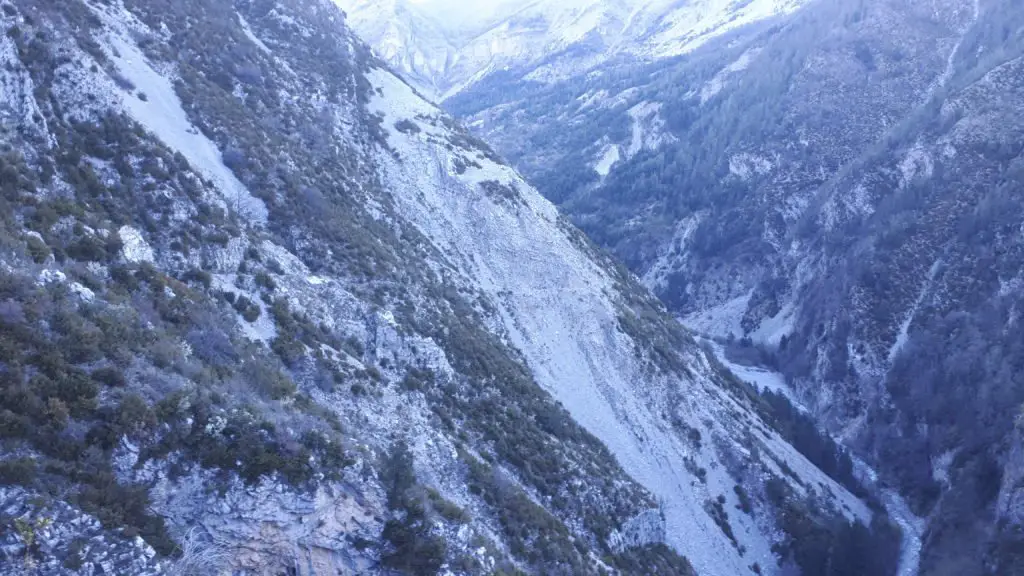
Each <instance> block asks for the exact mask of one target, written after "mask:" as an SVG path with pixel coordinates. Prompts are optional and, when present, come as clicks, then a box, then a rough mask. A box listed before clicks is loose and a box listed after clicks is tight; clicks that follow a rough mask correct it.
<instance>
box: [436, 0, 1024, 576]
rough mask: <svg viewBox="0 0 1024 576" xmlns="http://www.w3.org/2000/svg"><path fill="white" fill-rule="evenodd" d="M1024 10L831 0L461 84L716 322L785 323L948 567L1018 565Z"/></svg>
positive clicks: (555, 179) (562, 199)
mask: <svg viewBox="0 0 1024 576" xmlns="http://www.w3.org/2000/svg"><path fill="white" fill-rule="evenodd" d="M1022 18H1024V14H1022V12H1021V10H1020V7H1019V6H1016V5H1015V4H1013V3H1009V2H1001V1H997V0H992V1H985V0H981V1H977V2H975V1H973V0H963V1H960V0H948V1H947V0H943V1H937V2H927V3H920V2H906V1H903V0H874V1H860V2H832V1H828V0H821V1H818V2H811V3H808V4H807V5H805V6H803V7H801V8H800V9H798V10H796V11H794V12H792V13H791V14H787V15H785V16H781V17H778V18H776V19H774V20H765V21H762V22H761V23H760V24H755V25H752V26H747V27H741V28H738V29H735V30H732V31H730V32H729V33H728V34H726V35H724V36H723V37H721V38H719V39H718V40H715V41H712V42H711V44H709V45H707V46H705V47H704V48H698V49H696V50H695V51H693V52H691V53H688V54H687V55H686V56H685V57H683V58H677V59H672V60H659V61H656V62H654V63H652V64H650V65H648V66H637V65H636V64H635V62H623V61H617V60H615V59H610V60H607V61H605V62H603V63H602V64H601V66H600V67H598V68H596V69H595V70H593V71H591V72H590V73H587V74H585V75H582V74H581V75H576V76H571V77H568V78H565V77H563V78H560V79H555V80H554V81H540V80H538V78H537V77H535V76H530V75H529V74H528V73H519V72H517V71H514V70H513V71H511V72H510V73H509V74H507V75H503V76H494V77H491V78H490V79H487V80H484V81H482V82H480V83H477V84H475V85H474V86H472V87H471V88H469V89H468V90H466V91H464V92H462V93H460V94H458V95H457V96H455V97H453V98H451V99H449V100H448V101H447V102H446V106H447V107H448V108H449V109H450V110H452V111H454V112H455V113H456V114H457V115H459V116H462V117H463V118H464V119H465V120H466V121H467V123H469V124H470V126H471V127H472V128H473V130H474V132H475V133H477V134H479V135H481V136H482V137H484V138H485V139H487V140H488V141H490V142H492V143H493V144H494V145H495V146H496V148H497V149H498V150H499V151H500V152H502V153H504V154H505V155H506V156H507V157H509V158H510V159H511V161H512V163H513V164H514V165H515V166H517V167H518V168H519V169H520V170H522V171H523V172H524V173H525V174H526V176H527V177H528V179H529V180H530V181H531V182H533V183H535V184H537V185H538V187H539V188H540V190H541V191H542V192H543V193H544V194H545V195H546V196H547V197H548V198H550V199H552V200H553V201H555V202H556V203H558V204H560V205H561V207H562V208H563V209H564V210H565V211H566V212H567V213H568V214H569V215H570V216H571V218H572V219H573V221H574V222H575V223H576V224H577V225H579V226H580V227H581V228H582V229H583V230H584V231H585V232H587V233H588V235H590V236H591V237H592V238H594V239H595V240H597V241H598V243H600V244H602V245H604V246H606V247H608V248H611V249H612V250H613V251H614V252H615V253H616V254H617V255H618V256H619V257H621V258H622V259H624V260H625V261H626V262H627V263H629V265H630V266H631V268H632V269H633V270H634V271H636V272H637V273H638V274H640V275H641V276H642V278H643V281H644V283H645V284H646V285H647V286H649V287H650V288H651V289H653V290H654V291H655V293H656V294H657V295H659V296H660V297H661V298H662V299H663V300H664V301H665V302H666V303H667V304H668V306H669V307H670V309H672V311H673V312H674V313H676V314H677V315H678V316H680V317H682V318H683V319H684V320H685V322H686V323H687V324H689V325H690V326H691V327H692V328H694V329H695V330H698V331H701V332H704V333H707V334H710V335H715V336H718V337H721V338H727V339H728V338H735V339H743V338H749V339H750V340H751V341H752V342H753V343H755V344H757V345H759V346H761V347H763V348H765V349H766V350H767V351H768V354H767V355H766V356H765V357H766V358H769V360H771V361H773V362H776V363H777V364H778V366H779V367H780V368H782V369H783V370H784V371H785V372H786V373H787V376H788V377H789V378H790V380H791V381H792V382H793V383H794V384H795V385H796V386H797V387H798V388H799V390H800V393H801V396H802V398H803V399H805V400H806V401H807V403H808V404H809V405H810V406H811V408H812V410H813V411H814V412H815V413H816V414H818V415H819V416H820V417H821V418H822V420H823V422H825V423H827V425H828V426H830V427H831V429H832V430H834V431H835V432H836V433H837V434H838V435H840V436H842V437H844V438H846V439H847V440H848V441H849V442H850V443H851V444H852V445H855V446H858V447H859V449H860V450H862V451H863V453H864V454H865V455H867V456H869V459H871V460H872V461H873V462H878V463H881V464H882V467H883V476H884V477H885V478H887V479H888V481H889V482H892V483H893V484H895V485H897V486H899V487H900V488H901V489H902V490H903V491H904V493H906V494H908V495H910V496H911V497H912V500H913V502H914V503H915V511H916V512H917V513H919V514H921V515H923V516H926V517H927V518H928V519H929V526H930V529H929V531H928V533H927V534H926V539H925V550H924V555H923V561H922V571H923V572H924V573H928V574H932V573H934V574H943V573H970V574H975V573H978V574H980V573H985V571H986V570H996V571H997V572H999V571H1004V572H1006V571H1011V572H1012V570H1013V567H1014V566H1017V565H1018V563H1016V561H1015V560H1014V559H1013V558H1015V557H1014V556H1012V555H1008V554H1010V552H1008V550H1011V549H1012V548H1013V546H1014V545H1015V544H1012V543H1013V542H1019V538H1020V532H1019V528H1018V527H1017V524H1015V523H1012V522H1011V523H1007V522H1005V521H1000V520H999V513H998V510H999V509H1000V508H998V506H999V505H997V502H1005V501H1007V500H1006V498H1003V499H1002V500H1000V499H999V497H998V495H999V493H1000V486H1001V485H1002V484H1001V481H1000V478H1003V477H1012V475H1013V473H1012V466H1011V463H1012V462H1013V460H1014V457H1013V454H1014V452H1013V448H1012V447H1013V445H1014V444H1013V440H1012V438H1013V437H1012V434H1011V432H1012V429H1013V421H1014V418H1015V415H1016V412H1017V407H1018V406H1020V404H1021V403H1022V402H1024V386H1022V384H1021V382H1020V380H1019V378H1018V377H1017V376H1016V374H1017V373H1019V370H1018V367H1017V364H1018V359H1019V358H1020V357H1021V354H1020V350H1021V340H1020V338H1019V335H1020V333H1021V332H1020V331H1019V330H1017V329H1016V326H1017V324H1018V322H1019V313H1018V310H1019V307H1020V294H1021V292H1020V290H1019V278H1020V274H1021V264H1022V260H1021V258H1020V255H1019V252H1020V249H1021V242H1020V222H1021V215H1020V212H1019V206H1020V198H1019V192H1020V190H1021V188H1022V187H1021V173H1020V166H1021V145H1020V137H1019V136H1020V130H1021V123H1020V118H1021V110H1020V102H1021V98H1020V89H1021V84H1020V78H1021V75H1020V74H1019V68H1020V66H1021V60H1020V58H1021V55H1022V53H1024V43H1022V40H1021V38H1022V22H1024V20H1022ZM512 125H515V126H519V127H520V129H518V130H515V131H512V130H508V129H507V127H508V126H512ZM1004 488H1005V487H1004ZM1004 496H1005V493H1004ZM962 515H967V516H969V517H970V518H971V519H972V520H971V521H970V522H967V523H963V522H960V521H959V520H957V518H960V517H961V516H962Z"/></svg>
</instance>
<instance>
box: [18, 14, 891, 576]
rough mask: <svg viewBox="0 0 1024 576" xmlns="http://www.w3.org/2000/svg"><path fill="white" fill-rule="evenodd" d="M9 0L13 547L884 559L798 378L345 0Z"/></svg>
mask: <svg viewBox="0 0 1024 576" xmlns="http://www.w3.org/2000/svg"><path fill="white" fill-rule="evenodd" d="M0 14H2V16H0V18H2V24H3V29H4V30H5V35H4V36H3V38H2V40H0V57H2V59H3V64H4V66H3V71H2V72H0V89H2V94H3V99H2V100H0V116H2V117H3V119H4V123H3V126H4V129H3V132H2V138H3V140H2V142H3V145H4V155H3V160H2V162H3V163H2V166H0V173H2V174H3V175H4V178H3V189H2V192H3V200H2V201H3V203H4V206H3V208H4V209H3V210H2V213H3V214H4V218H3V220H2V226H3V227H2V234H0V247H2V249H3V253H2V254H3V256H2V264H3V270H2V276H0V279H2V282H0V344H2V346H0V353H2V354H3V357H2V372H0V374H2V381H0V385H2V390H0V392H2V394H3V403H2V405H3V411H2V412H0V421H2V424H3V426H2V427H0V432H2V444H0V448H2V456H3V457H2V459H0V460H2V461H0V484H3V491H2V492H0V506H2V515H0V526H2V527H3V532H2V534H0V537H2V538H3V539H4V542H5V546H4V547H3V556H2V558H0V562H2V564H3V567H4V571H5V573H12V574H19V573H25V574H28V573H33V574H34V573H39V571H40V570H41V571H42V573H44V574H56V573H68V572H70V573H77V574H92V573H95V572H96V571H97V570H99V569H102V570H103V571H105V572H106V573H133V574H134V573H139V574H144V573H146V574H148V573H153V574H156V573H166V572H171V573H188V574H194V573H199V574H202V573H224V572H235V573H237V572H243V573H266V572H275V573H279V572H289V573H295V574H317V575H321V574H334V573H338V572H341V573H382V574H384V573H390V572H391V571H398V572H411V573H431V574H432V573H437V572H439V571H442V570H444V571H447V572H450V573H459V574H483V573H492V572H495V571H499V570H500V571H505V572H511V571H513V570H521V571H525V572H527V573H537V574H598V573H606V572H616V573H623V574H651V573H663V574H686V573H689V572H691V570H692V569H693V568H695V569H696V570H697V572H698V573H700V574H705V575H715V574H721V575H733V574H738V573H745V572H746V571H753V572H757V571H765V572H769V573H771V572H774V571H775V570H776V568H777V567H778V566H779V565H780V562H777V561H776V556H775V551H777V550H780V549H782V550H792V551H793V554H794V555H799V554H803V553H807V554H811V553H815V554H816V553H820V552H822V550H824V551H825V553H826V554H828V553H834V554H838V553H839V552H840V551H842V552H843V553H847V552H848V553H853V554H861V555H864V556H869V555H870V554H869V552H870V550H871V547H872V543H871V541H870V539H869V536H867V535H866V530H865V529H864V527H863V526H862V525H860V524H851V523H849V521H862V522H864V523H868V522H871V520H872V513H871V511H870V510H869V509H868V507H867V506H866V505H865V504H864V503H863V502H862V501H861V500H859V499H858V498H856V497H855V496H854V495H853V494H851V492H850V490H849V489H848V488H847V487H844V486H842V485H840V484H839V482H837V481H836V480H833V479H832V478H830V477H829V476H828V475H826V474H825V473H824V472H823V471H822V470H821V469H819V468H817V467H815V466H814V465H813V464H811V461H809V460H808V458H807V457H805V456H804V455H803V454H801V453H800V452H798V451H797V450H796V449H795V448H794V446H793V445H791V444H789V443H788V442H787V440H793V441H795V436H794V435H793V434H792V433H791V432H789V431H787V430H786V429H785V426H786V425H787V424H789V423H790V420H789V419H787V418H790V416H788V413H787V412H786V411H785V409H784V407H780V406H777V405H773V404H771V403H769V402H767V401H766V400H764V399H762V398H761V397H759V396H758V395H757V394H756V392H754V391H753V389H751V388H750V387H749V386H746V385H744V384H743V383H741V382H738V381H735V380H734V379H732V378H731V377H730V376H729V375H728V374H727V373H725V372H724V371H722V370H721V369H720V367H719V366H718V365H717V364H716V363H715V361H714V359H713V356H709V354H708V353H707V352H706V351H705V350H704V349H702V348H700V347H699V346H697V344H696V343H695V342H694V341H693V340H692V339H691V338H690V337H689V336H688V335H687V334H686V333H685V331H684V330H683V329H682V328H681V327H680V326H679V325H678V324H676V323H675V322H674V321H673V320H672V319H671V318H670V317H669V316H668V315H667V313H666V312H665V310H664V309H663V308H662V307H661V306H660V304H658V303H657V302H656V301H655V300H654V298H653V297H652V296H651V295H650V294H649V293H648V292H647V291H645V290H644V289H643V288H641V287H640V285H639V284H638V283H637V282H636V280H635V279H634V277H633V276H631V275H630V274H629V273H628V272H626V271H625V270H624V269H622V268H621V267H619V266H617V265H616V264H615V263H614V261H613V260H611V258H610V257H608V256H607V255H605V254H604V253H602V252H601V251H599V250H598V249H597V248H595V247H594V246H592V245H590V244H589V243H588V241H587V240H586V239H585V238H584V237H583V236H582V234H581V233H580V232H579V231H578V230H576V229H575V228H573V227H572V226H571V225H570V224H569V223H568V222H567V221H566V220H565V219H563V218H561V217H560V216H559V215H558V212H557V211H556V210H555V208H554V207H553V206H552V205H551V204H550V203H549V202H548V201H546V200H544V199H543V198H541V197H540V195H539V194H538V193H537V192H536V190H534V189H533V188H532V187H530V186H529V185H527V184H526V183H525V182H524V181H523V179H522V178H521V177H520V176H518V175H517V174H516V172H515V171H514V170H513V169H512V168H510V167H509V166H507V165H505V164H504V162H503V161H502V160H501V159H500V158H499V157H498V156H497V155H495V154H494V153H493V152H492V151H491V150H490V149H489V148H488V147H487V146H486V145H483V144H482V143H481V142H480V141H479V140H477V139H475V138H474V137H473V136H471V135H470V134H469V133H468V132H466V131H465V130H464V129H462V128H461V127H460V126H459V125H458V124H456V123H455V122H454V121H453V120H451V119H450V118H449V117H448V116H446V115H445V114H444V113H442V112H441V111H439V110H438V109H436V108H435V107H434V106H432V105H431V104H428V103H427V102H425V101H424V100H423V99H422V98H420V97H419V96H418V95H416V94H415V92H414V91H413V90H412V89H410V88H409V87H408V86H407V85H406V84H404V83H403V82H402V81H400V80H398V79H397V78H396V77H395V76H394V75H393V74H392V73H391V72H389V71H388V70H387V69H386V68H385V67H384V65H383V63H381V62H380V61H378V60H376V59H374V58H373V57H372V56H370V54H369V53H368V51H367V49H366V48H365V47H364V46H363V45H362V44H360V43H359V42H358V41H356V40H355V39H354V37H353V36H352V35H351V33H350V32H349V31H348V29H347V28H346V27H345V24H344V21H343V17H342V14H341V12H340V11H338V10H337V8H336V7H335V6H334V5H333V4H331V3H329V2H326V1H320V0H301V1H297V2H291V3H289V4H288V5H287V6H283V5H279V4H277V3H275V2H272V1H266V0H238V1H236V2H233V3H224V2H214V1H212V0H190V1H188V2H180V1H178V0H156V1H154V0H147V1H145V2H143V1H141V0H128V1H126V2H123V3H109V2H85V1H79V0H75V1H72V2H68V3H61V5H60V6H55V5H53V4H52V3H49V2H46V1H42V0H39V1H33V0H22V1H19V2H17V3H14V4H10V3H5V4H3V5H2V6H0ZM225 39H228V40H230V41H229V42H225ZM810 439H812V440H814V441H816V442H819V443H821V444H820V445H819V444H815V446H818V447H819V448H821V449H820V450H817V451H815V452H814V453H813V454H812V456H811V457H812V458H814V459H815V461H816V462H819V464H822V465H824V464H827V463H828V460H829V459H832V462H831V464H830V465H831V467H833V468H835V467H837V466H838V464H837V463H841V462H843V459H842V457H841V456H842V455H841V454H839V453H837V452H835V447H834V446H832V445H830V444H828V443H827V442H824V441H823V440H821V439H820V438H819V437H818V436H817V435H816V434H815V433H811V434H810ZM801 441H803V442H806V441H808V438H806V437H805V438H801ZM805 452H808V453H810V451H807V450H805ZM846 462H847V463H848V460H846ZM833 475H834V476H836V477H837V478H839V479H840V480H842V481H843V482H844V483H845V484H847V485H848V486H849V487H850V489H855V490H857V489H858V487H857V485H856V483H855V482H853V481H852V478H850V477H849V476H848V474H847V475H845V476H844V475H841V474H836V473H833ZM876 520H877V518H876ZM794 524H795V525H799V526H800V528H801V529H802V530H804V531H810V532H811V533H813V534H815V535H816V536H817V537H818V538H820V539H819V540H815V541H814V542H824V544H823V548H822V549H818V548H816V547H815V546H817V544H814V543H813V542H812V543H806V542H802V541H794V536H793V535H794V533H795V531H794V529H793V527H792V525H794ZM83 526H85V527H87V530H84V531H83V529H82V528H81V527H83ZM880 530H881V529H879V530H876V535H878V536H881V537H885V536H886V534H885V533H884V532H881V531H880ZM848 531H852V533H855V534H857V535H858V536H864V538H863V539H861V540H857V541H852V540H850V541H849V543H847V539H845V538H844V537H843V536H844V534H846V533H847V532H848ZM861 531H863V533H862V532H861ZM86 535H88V539H86V537H85V536H86ZM834 543H841V544H842V545H834ZM780 547H781V548H780ZM684 556H685V558H684ZM789 560H790V557H789V556H787V555H783V558H782V562H781V563H785V561H789ZM691 566H692V567H691ZM98 567H99V568H98Z"/></svg>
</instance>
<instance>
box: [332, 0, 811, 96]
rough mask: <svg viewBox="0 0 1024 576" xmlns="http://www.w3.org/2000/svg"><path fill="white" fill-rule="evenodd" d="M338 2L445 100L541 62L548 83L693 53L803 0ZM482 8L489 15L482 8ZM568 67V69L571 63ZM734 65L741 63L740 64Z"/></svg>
mask: <svg viewBox="0 0 1024 576" xmlns="http://www.w3.org/2000/svg"><path fill="white" fill-rule="evenodd" d="M439 1H440V0H413V1H412V2H404V1H398V2H380V1H370V0H335V2H336V3H337V4H338V5H339V6H341V7H342V8H344V9H345V10H347V11H348V12H349V13H350V23H351V24H352V26H353V28H354V29H355V30H356V32H357V33H359V34H360V35H361V36H362V37H363V38H364V39H365V40H366V41H367V42H368V43H369V44H370V45H371V46H372V47H374V49H375V50H376V51H377V52H378V54H379V55H380V56H381V57H382V58H383V59H384V60H386V61H387V62H388V63H389V64H391V65H392V66H393V67H394V68H395V69H396V70H398V71H399V72H400V73H402V74H403V75H405V76H406V80H408V81H410V82H412V83H413V84H414V85H415V86H416V87H417V89H419V90H420V92H421V93H424V94H428V95H430V96H431V97H438V98H440V99H444V98H448V97H450V96H453V95H455V94H457V93H458V92H459V91H461V90H464V89H465V88H467V87H469V86H471V85H472V84H473V83H474V82H476V81H479V80H480V79H482V78H484V77H485V76H487V75H488V74H490V73H492V72H495V71H498V70H503V69H508V68H525V67H528V66H531V65H535V66H538V68H537V70H538V72H537V73H536V74H533V75H531V76H530V77H531V78H533V79H535V80H538V81H554V80H558V79H562V78H567V77H571V76H573V75H576V74H579V73H580V72H581V71H586V70H590V69H593V68H594V67H596V66H599V65H600V64H601V63H603V62H604V61H606V60H607V59H609V58H613V57H615V56H617V55H624V54H628V55H630V56H633V57H639V58H643V59H647V60H653V59H658V58H668V57H673V56H678V55H680V54H685V53H687V52H691V51H693V50H696V49H697V48H699V47H700V46H702V45H704V44H705V43H707V42H708V41H710V40H712V39H714V38H716V37H719V36H721V35H722V34H725V33H727V32H729V31H731V30H735V29H737V28H739V27H742V26H745V25H748V24H752V23H755V22H758V21H761V20H765V19H769V18H773V17H776V16H780V15H784V14H788V13H791V12H793V11H795V10H797V9H799V8H800V7H801V6H803V5H804V4H806V3H807V0H748V1H746V2H736V1H735V0H690V1H687V2H679V1H678V0H621V1H616V2H608V1H606V0H535V1H532V2H516V1H514V0H513V1H507V2H504V3H502V4H501V6H500V7H497V6H496V5H495V4H494V3H493V2H492V3H487V4H484V5H481V3H479V2H460V3H456V2H446V6H445V7H444V9H443V10H442V9H440V8H438V2H439ZM487 7H490V8H493V9H486V8H487ZM595 35H596V36H597V37H600V38H601V40H602V41H603V45H604V46H605V49H604V50H603V51H600V52H598V53H585V52H586V51H581V54H582V59H576V56H575V55H573V56H570V57H569V58H568V59H567V60H569V63H567V64H565V65H561V66H554V67H552V66H551V65H550V62H545V58H546V57H548V56H550V55H553V54H558V53H560V52H561V51H563V50H565V49H566V48H569V47H571V46H574V45H578V44H580V43H585V42H587V39H588V38H593V37H594V36H595ZM572 62H575V65H572ZM738 65H743V63H742V62H740V63H739V64H738Z"/></svg>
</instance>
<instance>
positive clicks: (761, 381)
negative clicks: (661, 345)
mask: <svg viewBox="0 0 1024 576" xmlns="http://www.w3.org/2000/svg"><path fill="white" fill-rule="evenodd" d="M702 342H704V343H706V344H707V345H708V346H710V347H711V349H712V350H714V351H715V356H716V357H717V358H718V360H719V361H720V362H721V363H722V364H723V365H725V367H726V368H728V369H729V371H730V372H732V373H733V374H735V375H736V377H737V378H739V379H740V380H743V381H744V382H747V383H749V384H752V385H753V386H754V387H755V388H757V389H758V390H760V391H764V390H771V391H772V392H775V393H776V394H782V395H783V396H785V397H786V398H788V399H789V401H790V402H792V403H793V406H796V407H797V408H798V409H800V410H801V411H803V412H807V407H805V406H804V405H803V404H802V403H801V402H800V399H799V398H797V396H796V393H794V392H793V388H792V387H790V385H789V384H788V383H787V382H786V377H785V376H783V375H782V374H780V373H778V372H775V371H773V370H769V369H767V368H762V367H760V366H747V365H745V364H737V363H736V362H733V361H731V360H729V358H728V357H726V355H725V347H724V346H722V345H721V344H719V343H718V342H715V341H714V340H702Z"/></svg>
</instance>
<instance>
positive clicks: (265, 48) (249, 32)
mask: <svg viewBox="0 0 1024 576" xmlns="http://www.w3.org/2000/svg"><path fill="white" fill-rule="evenodd" d="M237 16H238V23H239V24H241V25H242V32H244V33H245V37H246V38H248V39H249V41H250V42H252V43H253V44H255V45H256V47H257V48H259V49H260V50H262V51H263V52H264V53H265V54H270V48H269V47H268V46H267V45H266V44H264V43H263V41H262V40H260V39H259V38H258V37H257V36H256V34H254V33H253V31H252V27H250V26H249V22H247V21H246V20H245V17H244V16H242V15H241V14H237Z"/></svg>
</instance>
